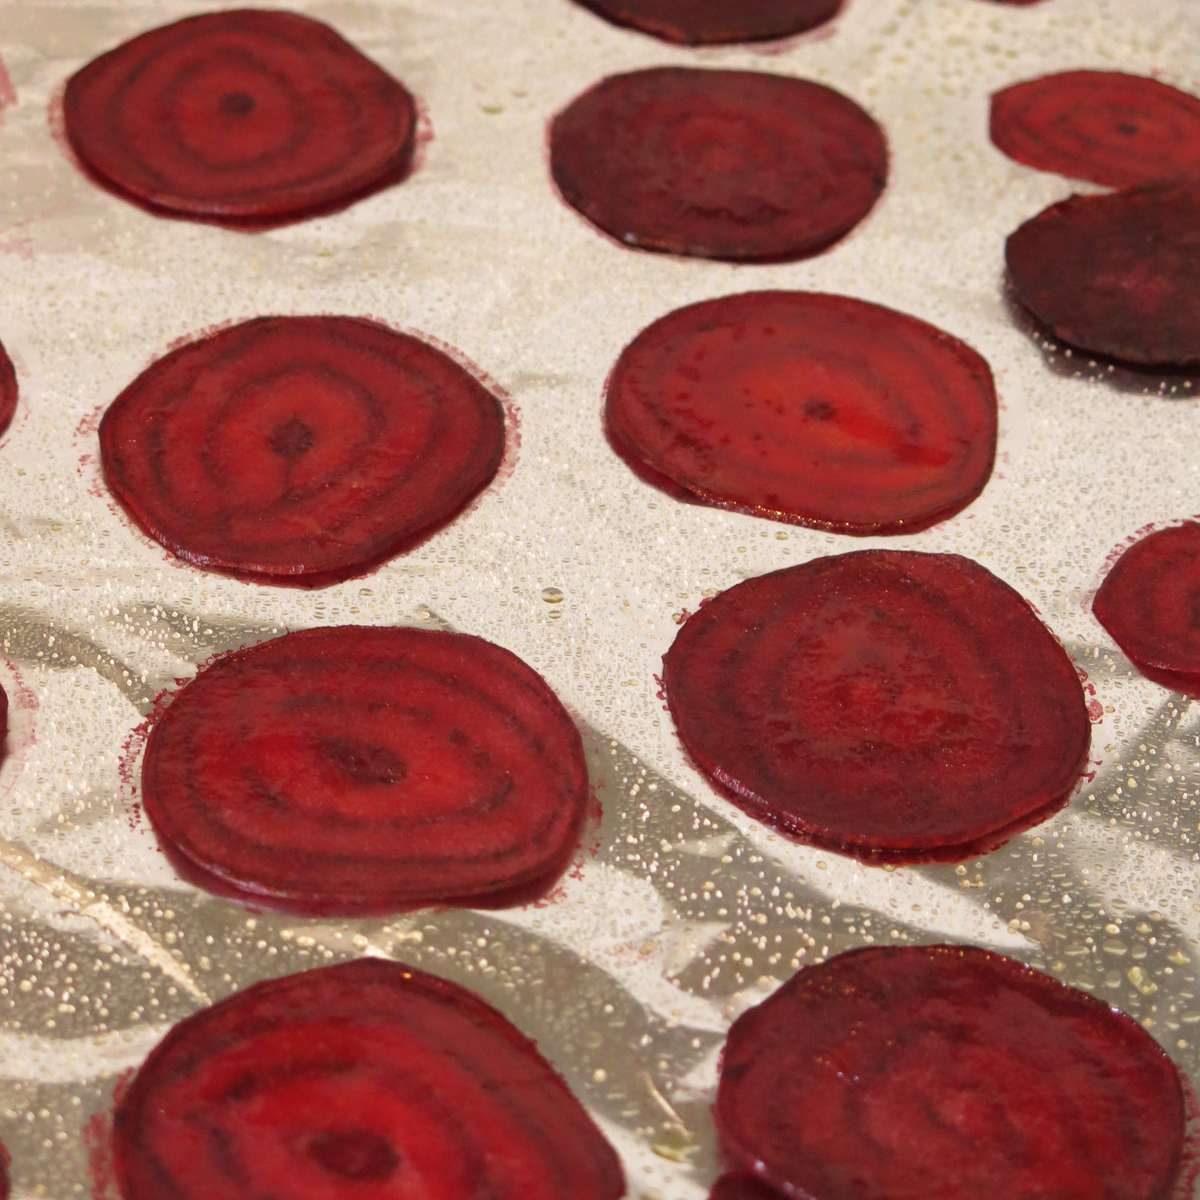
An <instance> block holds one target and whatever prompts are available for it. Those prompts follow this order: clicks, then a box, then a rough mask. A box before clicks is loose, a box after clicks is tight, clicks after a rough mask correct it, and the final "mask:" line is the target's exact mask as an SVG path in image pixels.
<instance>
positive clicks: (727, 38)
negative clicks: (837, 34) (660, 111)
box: [579, 0, 842, 46]
mask: <svg viewBox="0 0 1200 1200" xmlns="http://www.w3.org/2000/svg"><path fill="white" fill-rule="evenodd" d="M579 3H581V4H583V5H584V6H585V7H587V8H590V9H592V10H593V11H594V12H597V13H599V14H600V15H601V16H602V17H604V18H606V19H607V20H609V21H612V22H613V23H614V24H616V25H626V26H629V27H630V28H633V29H638V30H641V31H642V32H643V33H649V34H653V35H654V36H655V37H659V38H662V39H663V40H664V41H668V42H679V43H682V44H684V45H688V46H705V45H721V44H725V43H730V42H761V41H767V40H769V39H771V38H781V37H787V36H789V35H790V34H794V33H803V32H805V31H806V30H809V29H815V28H816V27H817V26H818V25H823V24H824V23H825V22H826V21H829V20H830V19H831V18H833V17H834V16H835V15H836V14H837V12H838V10H839V9H840V8H841V6H842V0H755V3H753V4H741V5H734V4H730V3H728V0H579Z"/></svg>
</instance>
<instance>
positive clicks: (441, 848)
mask: <svg viewBox="0 0 1200 1200" xmlns="http://www.w3.org/2000/svg"><path fill="white" fill-rule="evenodd" d="M587 799H588V782H587V768H586V765H585V762H584V757H583V747H582V743H581V741H580V737H579V733H578V731H577V730H576V728H575V726H574V724H573V723H572V722H571V718H570V717H569V716H568V715H567V713H566V711H565V709H564V708H563V706H562V705H561V704H560V703H559V701H558V699H557V697H556V696H555V695H554V693H553V692H552V691H551V690H550V688H549V687H548V686H547V684H546V682H545V681H544V680H543V679H542V678H541V676H540V675H538V674H537V673H536V672H535V671H533V670H531V669H530V668H529V667H527V666H526V665H525V664H524V663H523V662H522V661H521V660H520V659H519V658H517V657H516V656H515V655H513V654H510V653H509V652H508V651H507V650H504V649H501V648H500V647H499V646H495V645H493V644H492V643H491V642H486V641H483V640H482V639H481V638H476V637H468V636H466V635H464V634H456V633H441V632H437V631H433V630H419V629H392V628H380V627H374V626H344V627H334V628H328V629H307V630H304V631H302V632H299V633H291V634H287V635H286V636H284V637H281V638H275V639H273V640H272V641H268V642H263V643H261V644H259V645H257V646H251V647H249V648H247V649H244V650H239V651H237V652H236V653H233V654H230V655H228V656H226V657H224V658H221V659H218V660H217V661H216V662H215V663H214V664H213V665H211V666H208V667H206V668H204V669H203V670H201V671H200V673H199V674H198V675H197V676H196V677H195V679H193V680H192V681H191V682H190V683H188V684H187V685H186V686H185V687H184V688H183V689H182V690H181V691H180V692H179V693H178V694H177V695H176V696H175V698H174V700H173V702H172V703H171V704H170V705H169V707H168V708H167V709H166V711H165V712H164V714H163V716H162V718H161V720H160V721H159V722H158V723H157V724H156V725H155V726H154V728H153V730H152V732H151V734H150V737H149V740H148V743H147V746H146V754H145V758H144V761H143V764H142V802H143V804H144V806H145V810H146V813H147V815H148V816H149V818H150V821H151V823H152V824H153V826H154V829H155V832H156V833H157V834H158V837H159V841H160V842H161V844H162V845H163V848H164V850H165V851H167V853H168V854H169V855H170V857H171V859H172V861H173V862H174V863H175V864H176V866H177V868H178V869H179V870H180V872H181V874H184V875H185V876H186V877H188V878H190V879H192V880H193V881H194V882H196V883H198V884H199V885H200V886H202V887H206V888H208V889H209V890H210V891H216V892H219V893H222V894H228V895H233V896H236V897H239V898H241V899H243V900H247V901H252V902H254V903H257V904H260V905H266V906H270V907H275V908H282V909H286V910H288V911H293V912H302V913H313V914H339V913H344V914H352V913H363V912H377V913H384V912H394V911H398V910H401V909H407V908H414V907H418V906H421V905H426V904H434V903H441V902H456V903H460V904H466V903H471V904H476V905H478V906H479V907H484V906H491V907H497V906H500V905H504V904H511V903H515V902H518V901H520V900H524V899H528V898H529V895H530V894H533V893H536V892H538V891H540V890H545V888H546V887H548V886H549V885H550V884H551V883H553V882H554V880H555V879H557V877H558V876H559V875H560V874H561V872H562V871H563V869H564V868H565V867H566V866H567V863H568V860H569V859H570V857H571V855H572V854H573V853H574V851H575V849H576V848H577V846H578V842H579V837H580V833H581V829H582V824H583V819H584V814H585V810H586V806H587Z"/></svg>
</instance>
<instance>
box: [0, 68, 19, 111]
mask: <svg viewBox="0 0 1200 1200" xmlns="http://www.w3.org/2000/svg"><path fill="white" fill-rule="evenodd" d="M16 103H17V89H16V88H15V87H13V81H12V76H11V75H9V73H8V68H7V67H6V66H5V65H4V59H2V58H0V125H3V124H4V110H5V109H6V108H14V107H15V106H16Z"/></svg>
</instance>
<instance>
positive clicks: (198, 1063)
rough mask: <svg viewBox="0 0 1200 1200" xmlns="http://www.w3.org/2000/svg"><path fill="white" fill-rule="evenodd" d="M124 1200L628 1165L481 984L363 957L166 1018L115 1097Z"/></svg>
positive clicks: (551, 1193) (537, 1196)
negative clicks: (480, 993)
mask: <svg viewBox="0 0 1200 1200" xmlns="http://www.w3.org/2000/svg"><path fill="white" fill-rule="evenodd" d="M114 1124H115V1128H114V1151H115V1153H114V1158H115V1162H116V1168H117V1178H118V1180H119V1184H120V1188H121V1194H122V1196H123V1197H124V1200H184V1198H185V1197H186V1198H187V1200H201V1198H203V1200H224V1198H225V1197H232V1196H238V1197H246V1198H249V1197H251V1196H253V1197H262V1198H264V1200H265V1198H266V1197H267V1196H275V1197H284V1196H286V1197H287V1198H288V1200H335V1198H338V1200H340V1198H343V1197H344V1198H345V1200H351V1197H357V1198H361V1200H384V1198H385V1197H387V1198H388V1200H391V1198H393V1197H394V1198H395V1200H405V1198H408V1197H412V1200H417V1198H421V1200H425V1198H428V1200H434V1198H435V1197H436V1200H483V1198H484V1197H495V1198H496V1200H500V1198H501V1197H503V1198H505V1200H508V1198H509V1197H513V1198H515V1197H520V1198H521V1200H563V1198H564V1197H567V1196H569V1197H571V1200H617V1198H618V1197H620V1196H623V1195H624V1194H625V1181H624V1179H623V1177H622V1172H621V1165H620V1162H619V1161H618V1159H617V1156H616V1154H615V1153H614V1152H613V1149H612V1147H611V1146H610V1145H609V1144H608V1142H607V1141H606V1140H605V1138H604V1135H603V1134H602V1133H601V1132H600V1130H599V1129H597V1128H596V1126H595V1125H594V1124H593V1122H592V1120H591V1118H590V1117H589V1116H588V1115H587V1113H586V1112H585V1111H584V1109H583V1107H582V1106H581V1105H580V1103H579V1101H578V1100H576V1099H575V1097H574V1096H573V1095H572V1094H571V1091H570V1090H569V1088H568V1087H567V1085H566V1084H565V1083H564V1082H563V1080H562V1079H561V1078H560V1077H559V1075H558V1074H557V1073H556V1072H555V1070H554V1068H553V1067H552V1066H551V1065H550V1064H549V1063H548V1062H547V1061H546V1060H545V1059H544V1058H543V1057H542V1056H541V1055H540V1054H539V1053H538V1050H537V1047H536V1046H535V1045H534V1044H533V1042H531V1041H529V1039H528V1038H526V1037H524V1036H523V1035H522V1034H521V1032H520V1031H519V1030H518V1029H517V1028H516V1027H515V1026H513V1025H512V1024H510V1023H509V1021H507V1020H506V1019H505V1017H504V1016H503V1015H502V1014H501V1013H499V1012H497V1011H496V1009H494V1008H492V1007H490V1006H489V1005H487V1004H485V1003H484V1002H483V1001H482V1000H481V999H479V998H478V997H477V996H475V995H473V994H472V993H471V992H468V991H467V990H465V989H464V988H461V987H458V986H457V985H455V984H453V983H450V982H448V981H447V980H444V979H439V978H437V977H436V976H433V975H426V974H424V973H422V972H421V971H417V970H415V969H413V968H412V967H408V966H405V965H403V964H402V963H394V962H385V961H382V960H379V959H359V960H358V961H357V962H349V963H342V964H340V965H338V966H333V967H322V968H319V969H317V970H315V971H306V972H304V973H303V974H300V975H288V976H285V977H284V978H282V979H273V980H269V981H268V982H266V983H260V984H258V985H256V986H254V987H251V988H247V989H246V990H245V991H242V992H238V993H237V994H235V995H233V996H231V997H229V998H228V999H226V1000H223V1001H222V1002H221V1003H219V1004H215V1005H213V1006H212V1007H210V1008H205V1009H202V1010H201V1011H200V1012H198V1013H196V1014H195V1015H194V1016H192V1017H189V1018H188V1019H187V1020H185V1021H182V1022H180V1023H179V1024H178V1025H176V1026H175V1027H174V1028H173V1029H172V1030H171V1031H170V1033H168V1034H167V1036H166V1037H165V1038H164V1039H163V1040H162V1041H161V1042H160V1043H159V1044H158V1046H156V1047H155V1049H154V1050H153V1051H151V1053H150V1055H149V1057H148V1058H147V1059H146V1061H145V1063H144V1064H143V1065H142V1067H141V1068H140V1070H139V1071H138V1072H137V1074H136V1075H135V1076H134V1078H133V1081H132V1082H131V1084H130V1086H129V1088H128V1090H127V1091H126V1093H125V1095H124V1096H123V1097H122V1099H121V1100H120V1102H119V1104H118V1107H117V1112H116V1120H115V1123H114Z"/></svg>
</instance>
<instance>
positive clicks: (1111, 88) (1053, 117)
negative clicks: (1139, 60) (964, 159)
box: [991, 71, 1200, 188]
mask: <svg viewBox="0 0 1200 1200" xmlns="http://www.w3.org/2000/svg"><path fill="white" fill-rule="evenodd" d="M991 133H992V141H993V142H995V143H996V145H997V146H998V147H999V148H1000V149H1001V150H1003V151H1004V153H1005V154H1007V155H1008V156H1009V157H1010V158H1015V159H1016V160H1017V162H1021V163H1025V164H1026V166H1030V167H1037V168H1038V170H1041V171H1055V172H1057V173H1058V174H1060V175H1069V176H1070V177H1071V178H1073V179H1090V180H1091V181H1092V182H1093V183H1103V184H1108V185H1109V186H1110V187H1118V188H1124V187H1134V186H1136V185H1137V184H1142V183H1153V182H1155V181H1157V180H1164V179H1173V178H1176V177H1178V176H1181V175H1189V174H1190V175H1195V174H1197V173H1200V100H1198V99H1197V98H1196V97H1195V96H1190V95H1188V93H1187V92H1181V91H1180V90H1179V89H1178V88H1173V87H1169V86H1168V85H1167V84H1165V83H1159V82H1158V80H1156V79H1148V78H1146V76H1144V75H1126V74H1124V73H1123V72H1121V71H1063V72H1062V73H1060V74H1057V75H1043V76H1041V77H1040V78H1038V79H1030V80H1027V81H1025V82H1024V83H1017V84H1013V86H1011V87H1007V88H1005V89H1004V90H1003V91H1000V92H997V93H996V94H995V95H994V96H993V97H992V113H991Z"/></svg>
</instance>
